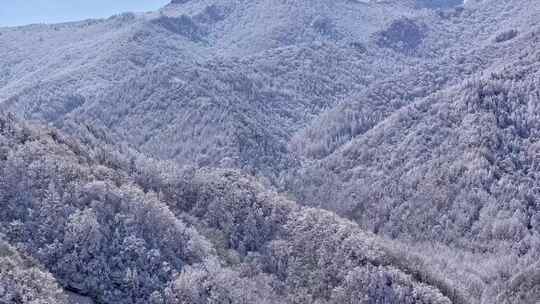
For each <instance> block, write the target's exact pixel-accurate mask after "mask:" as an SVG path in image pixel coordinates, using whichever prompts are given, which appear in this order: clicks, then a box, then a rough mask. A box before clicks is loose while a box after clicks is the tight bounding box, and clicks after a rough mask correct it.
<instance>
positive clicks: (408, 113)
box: [291, 34, 539, 252]
mask: <svg viewBox="0 0 540 304" xmlns="http://www.w3.org/2000/svg"><path fill="white" fill-rule="evenodd" d="M516 43H518V42H516ZM519 43H520V45H522V46H523V47H522V49H521V50H520V52H517V53H516V54H515V57H514V56H512V58H515V61H514V62H507V65H506V66H505V67H501V68H499V71H498V72H495V70H493V72H492V74H491V75H490V76H485V77H480V78H476V79H475V78H473V79H471V80H470V81H467V82H466V83H464V84H462V85H458V86H454V87H451V88H449V89H446V90H443V91H441V92H438V93H435V94H433V95H431V96H429V97H428V98H426V99H423V100H421V101H417V102H415V103H414V104H413V105H411V106H408V107H405V108H403V109H402V110H400V111H398V112H397V113H395V114H393V115H391V116H390V117H389V118H388V119H386V120H384V121H383V122H381V123H379V124H378V125H376V126H375V127H374V128H372V129H370V130H369V131H367V132H365V133H363V134H361V135H360V136H357V137H356V138H354V139H353V140H352V141H350V142H348V143H347V144H345V145H344V146H343V147H342V148H341V149H338V150H336V151H335V152H334V153H333V154H331V155H330V156H328V157H327V158H324V159H322V160H321V161H320V162H317V163H316V164H314V165H313V166H312V167H311V169H307V170H305V171H304V172H303V173H302V174H300V175H303V176H309V177H308V178H307V179H302V180H301V181H297V182H296V183H298V184H301V185H304V186H306V188H305V189H304V192H303V194H301V195H300V197H302V195H305V196H304V197H305V198H306V199H307V200H308V201H313V200H316V199H317V198H319V199H320V202H321V204H325V205H324V206H326V207H327V208H331V209H336V210H339V211H340V212H343V213H346V214H350V215H351V216H353V217H354V218H357V219H358V221H359V223H363V225H364V226H365V227H369V228H370V229H372V230H374V231H380V232H383V233H385V234H388V235H391V236H393V237H400V236H403V237H413V238H422V239H429V240H439V241H444V242H451V243H452V242H455V243H457V244H460V243H461V244H460V245H461V246H466V247H469V246H471V247H472V248H473V249H475V248H478V242H480V241H485V242H487V243H490V241H495V242H496V241H498V240H499V241H504V242H508V243H509V246H516V243H519V241H521V240H527V239H529V238H530V237H532V238H533V239H536V238H537V237H538V236H537V233H538V231H536V230H535V228H534V227H536V226H537V224H536V222H534V221H536V220H535V219H536V217H537V216H538V211H539V210H538V209H537V207H536V205H535V203H534V202H535V201H536V199H535V198H534V197H535V194H534V191H533V190H532V189H535V188H536V186H535V180H536V178H534V177H532V176H531V174H532V175H534V172H535V171H536V170H535V169H534V168H535V167H534V166H535V165H534V157H535V156H534V155H535V152H534V147H535V145H536V142H537V141H538V139H537V138H536V135H535V134H536V132H537V130H536V122H535V121H536V115H537V111H536V104H537V103H538V101H539V100H538V98H539V95H538V92H537V88H538V71H539V69H538V63H537V62H538V58H539V57H538V56H539V54H538V52H537V45H538V43H539V40H538V38H537V37H536V35H532V34H529V35H528V36H527V37H524V38H522V40H521V41H520V42H519ZM508 59H510V58H508V57H507V58H506V60H508ZM308 168H310V167H309V166H308ZM312 177H314V179H312ZM318 179H321V181H322V180H324V185H325V186H324V187H322V188H321V187H320V186H322V185H321V184H320V183H319V182H318V181H317V180H318ZM329 180H330V182H329ZM308 185H313V186H315V188H312V187H309V186H308ZM326 185H329V186H326ZM334 185H337V186H336V187H335V188H334V187H333V186H334ZM291 189H300V188H298V187H296V186H291ZM528 189H529V190H528ZM312 191H315V192H312ZM531 191H532V192H531ZM327 197H332V198H333V200H332V202H331V203H328V202H330V200H326V199H325V198H327ZM321 198H322V199H321ZM518 218H519V219H518ZM374 219H376V220H374ZM463 237H465V239H469V240H471V241H474V243H469V242H465V244H463V243H462V241H463V239H462V238H463ZM492 245H493V244H492ZM518 247H519V246H518ZM519 248H521V249H520V250H525V252H527V251H529V250H533V249H532V248H530V247H529V245H527V246H525V247H523V248H522V247H519ZM527 248H528V249H527ZM475 250H476V249H475Z"/></svg>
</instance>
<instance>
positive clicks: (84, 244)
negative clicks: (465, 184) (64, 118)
mask: <svg viewBox="0 0 540 304" xmlns="http://www.w3.org/2000/svg"><path fill="white" fill-rule="evenodd" d="M85 138H86V139H85V142H87V143H86V144H83V143H81V142H80V141H79V140H77V139H75V138H71V137H68V136H65V135H63V134H61V133H59V132H58V131H56V130H54V129H41V128H37V127H35V126H30V125H26V124H21V123H18V122H16V121H15V120H14V119H13V117H10V116H3V115H2V116H1V117H0V142H1V143H2V145H1V147H2V151H1V154H0V156H1V157H0V172H1V173H2V174H0V202H2V204H3V208H2V209H1V211H0V223H1V224H2V225H0V227H1V228H0V229H1V230H0V231H1V232H2V233H5V235H6V239H7V240H8V241H9V242H10V243H12V244H17V247H18V248H19V250H21V251H23V252H24V253H26V254H28V255H29V256H32V257H34V258H36V259H37V260H39V261H40V262H41V263H42V264H43V265H44V266H45V267H46V268H47V269H48V270H49V271H50V272H51V273H52V274H53V275H55V277H56V278H57V280H58V281H59V282H60V283H61V284H62V286H64V287H65V288H66V289H69V290H70V291H73V292H76V293H79V294H84V295H88V296H90V297H92V298H94V299H95V300H97V301H98V302H104V303H149V302H150V303H178V302H182V301H184V302H188V303H211V301H217V302H218V303H253V302H257V303H313V302H317V303H343V301H345V300H353V299H355V298H360V299H365V301H368V302H369V301H386V302H400V303H401V302H416V303H418V302H420V303H452V302H453V303H467V300H466V297H465V296H464V295H463V294H465V293H466V292H467V291H466V290H456V289H453V287H452V284H451V283H450V282H447V281H445V280H444V279H443V278H439V277H438V275H437V274H435V273H432V272H431V270H430V269H429V268H423V267H422V264H416V263H417V261H418V259H420V257H417V258H416V259H415V260H410V261H409V260H407V259H401V258H400V255H401V254H402V253H401V252H399V251H396V250H394V249H393V248H392V247H391V246H388V245H387V243H386V241H384V240H383V239H380V238H377V237H376V236H374V235H371V234H368V233H364V232H362V231H361V230H360V229H358V227H357V226H356V225H355V224H353V223H351V222H348V221H345V220H343V219H340V218H338V217H337V216H335V215H334V214H331V213H328V212H324V211H320V210H316V209H309V208H303V207H299V206H297V205H295V204H294V203H292V202H290V201H287V200H285V199H283V198H281V197H280V196H278V195H277V194H275V193H273V192H267V191H265V190H263V188H262V186H261V185H259V184H258V183H256V182H255V181H253V180H252V179H250V178H248V177H245V176H242V175H241V174H239V173H236V172H234V171H207V170H203V171H195V172H191V173H190V172H189V171H187V172H186V171H180V170H178V169H176V168H175V166H174V165H171V164H166V163H160V162H156V161H153V160H151V159H148V158H146V157H144V156H142V155H139V156H138V157H137V154H131V153H133V152H129V151H125V152H122V151H119V150H115V149H114V148H112V147H111V146H108V145H107V144H105V143H104V142H103V141H102V139H100V138H98V137H95V136H94V135H93V133H88V134H87V135H86V137H85ZM336 249H337V250H336ZM420 260H421V259H420ZM409 262H410V263H409ZM362 282H364V283H365V284H364V283H362ZM360 283H362V284H360Z"/></svg>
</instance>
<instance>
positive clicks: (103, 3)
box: [0, 0, 170, 26]
mask: <svg viewBox="0 0 540 304" xmlns="http://www.w3.org/2000/svg"><path fill="white" fill-rule="evenodd" d="M168 2H170V0H0V26H15V25H24V24H30V23H58V22H65V21H75V20H82V19H88V18H101V17H109V16H111V15H114V14H118V13H122V12H144V11H151V10H156V9H158V8H160V7H162V6H164V5H165V4H167V3H168Z"/></svg>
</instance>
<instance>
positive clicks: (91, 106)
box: [0, 0, 438, 180]
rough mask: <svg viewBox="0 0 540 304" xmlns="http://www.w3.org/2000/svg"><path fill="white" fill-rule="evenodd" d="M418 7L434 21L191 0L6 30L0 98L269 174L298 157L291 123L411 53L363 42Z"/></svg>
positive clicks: (396, 13)
mask: <svg viewBox="0 0 540 304" xmlns="http://www.w3.org/2000/svg"><path fill="white" fill-rule="evenodd" d="M415 16H418V17H419V18H421V19H422V20H424V21H427V20H432V19H434V18H438V17H437V16H436V15H435V14H434V13H425V12H422V11H417V10H414V9H413V8H411V7H409V6H404V5H401V4H400V3H399V1H396V2H395V3H394V2H389V3H376V2H373V3H371V2H370V3H363V2H354V1H336V2H327V1H316V2H313V3H309V5H308V3H307V2H294V3H289V2H284V3H281V4H279V3H276V2H275V1H255V2H254V1H232V0H231V1H226V2H221V1H220V2H215V1H188V2H181V3H172V4H170V5H169V6H167V7H165V8H164V9H163V10H162V11H161V12H160V13H155V14H146V15H142V16H134V15H129V14H126V15H122V16H117V17H114V18H110V19H108V20H98V21H88V22H83V23H72V24H63V25H57V26H33V27H23V28H16V29H5V30H4V31H3V32H4V33H3V35H2V36H0V39H4V40H3V43H2V45H4V43H5V50H4V51H3V52H1V51H0V53H6V54H7V56H4V57H3V58H4V59H3V61H4V62H3V65H4V66H6V67H8V68H7V69H6V71H8V72H7V73H6V75H5V76H4V77H3V83H5V85H2V86H0V107H1V108H3V109H4V110H8V111H11V112H14V113H16V114H18V115H19V116H21V117H25V118H28V119H36V120H40V121H42V122H47V123H53V124H55V125H57V126H59V127H62V123H63V122H64V121H65V120H66V119H73V120H75V121H77V122H85V123H87V124H91V125H94V126H98V127H107V128H110V129H112V131H113V132H114V134H115V135H116V136H117V138H119V139H121V140H126V141H128V142H129V143H131V144H134V145H137V146H139V147H141V149H142V150H143V151H145V152H147V153H151V154H153V155H155V156H156V157H161V158H167V159H175V160H177V161H179V162H181V163H186V164H195V165H198V166H200V165H212V166H224V167H234V168H242V169H245V170H246V171H248V172H251V173H255V172H256V173H257V174H259V175H262V176H265V177H267V178H270V179H271V180H275V179H277V176H278V175H279V173H280V172H282V171H283V170H284V169H285V168H287V167H291V166H295V165H294V164H295V163H296V160H295V157H293V156H291V155H290V153H289V151H288V141H289V140H290V138H291V137H292V135H293V133H294V132H296V131H297V130H299V129H302V128H303V127H304V126H306V125H307V124H308V123H309V122H310V121H311V120H312V119H313V118H314V117H316V116H317V115H319V114H320V113H321V112H322V111H324V110H326V109H329V108H333V107H334V106H335V105H336V104H337V103H339V102H340V101H341V100H344V99H345V98H347V97H349V96H355V95H358V94H360V92H362V91H363V90H364V89H365V88H366V86H367V85H368V84H370V83H372V82H374V80H375V79H380V78H385V77H386V75H390V74H392V72H393V71H394V68H395V66H396V64H402V65H403V66H410V65H413V64H415V62H418V60H415V59H411V58H410V56H411V53H410V52H409V51H413V50H412V49H411V50H408V51H407V52H408V53H407V54H404V53H402V52H400V51H397V52H394V51H392V50H390V51H387V50H386V49H387V47H386V46H385V45H379V44H378V43H374V42H373V41H372V40H373V39H372V38H371V36H372V35H373V34H374V33H376V32H377V31H382V30H383V29H384V28H386V27H387V26H389V25H390V24H392V22H393V21H394V20H396V19H400V18H413V17H415ZM407 20H408V19H407ZM419 29H420V28H419ZM420 30H422V31H423V29H420ZM246 31H248V32H249V33H247V32H246ZM22 32H28V33H29V34H28V35H26V34H25V35H22V34H21V33H22ZM419 35H420V36H421V37H424V35H426V39H427V37H428V36H429V35H432V33H429V32H428V33H423V32H421V33H419ZM42 36H45V37H47V41H44V42H43V45H40V46H39V47H36V45H38V44H36V43H34V42H35V41H34V40H36V41H39V40H40V39H39V37H42ZM21 37H24V39H23V38H21ZM389 39H390V41H387V43H391V45H394V43H400V39H402V37H401V38H400V37H397V38H395V37H390V38H389ZM420 42H421V41H419V42H418V43H420ZM418 43H417V44H418ZM61 44H66V45H67V46H66V47H58V45H61ZM28 46H30V47H28ZM413 49H414V53H415V54H418V55H420V54H424V53H425V54H427V53H429V52H431V51H432V50H431V47H429V46H426V45H424V44H421V43H420V44H419V45H416V44H415V45H414V47H413ZM20 50H24V51H20ZM42 56H45V59H42V61H37V59H36V58H41V57H42ZM61 62H62V63H61ZM37 66H38V67H40V69H39V70H37V71H32V69H35V67H37ZM157 113H159V114H157ZM157 115H159V118H158V116H157ZM186 125H189V126H190V127H186ZM209 125H211V126H209ZM193 128H195V129H196V130H197V132H193V131H192V130H193ZM134 130H140V131H139V132H134ZM150 134H151V135H152V136H150ZM201 135H203V136H201ZM171 137H173V138H174V139H175V141H174V142H173V143H170V141H168V144H166V145H163V142H164V139H170V138H171ZM201 138H204V139H205V141H202V140H201ZM261 138H264V139H265V140H264V142H263V143H262V144H259V142H260V141H261ZM215 146H217V147H219V148H217V149H209V148H210V147H215ZM210 150H212V151H210Z"/></svg>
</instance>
